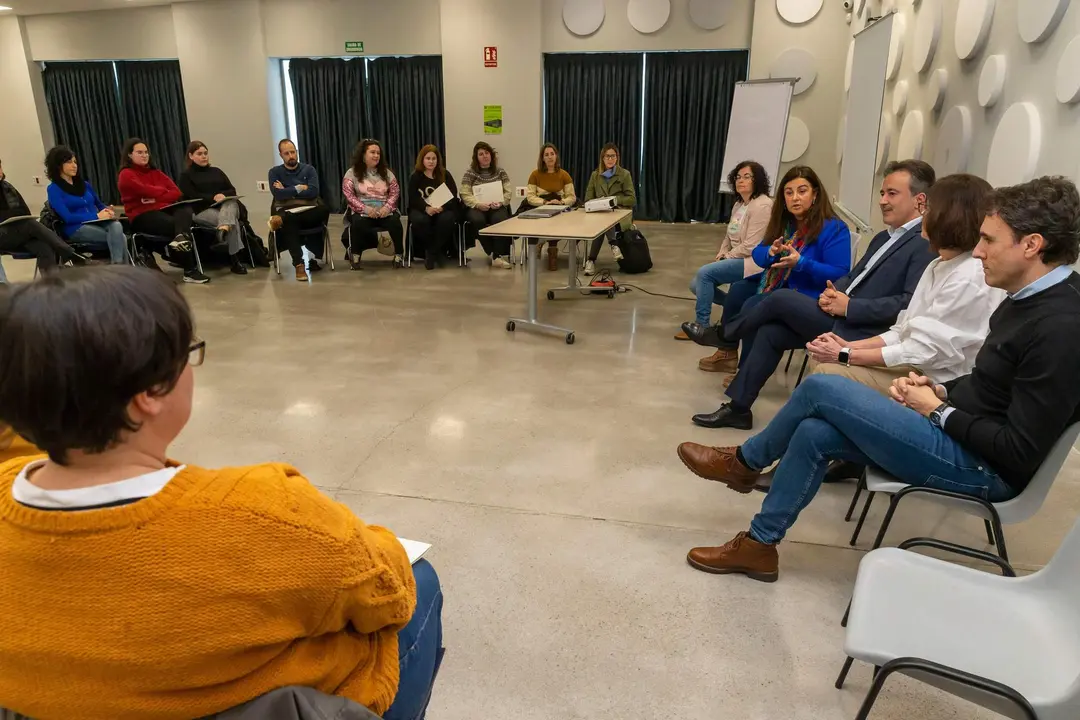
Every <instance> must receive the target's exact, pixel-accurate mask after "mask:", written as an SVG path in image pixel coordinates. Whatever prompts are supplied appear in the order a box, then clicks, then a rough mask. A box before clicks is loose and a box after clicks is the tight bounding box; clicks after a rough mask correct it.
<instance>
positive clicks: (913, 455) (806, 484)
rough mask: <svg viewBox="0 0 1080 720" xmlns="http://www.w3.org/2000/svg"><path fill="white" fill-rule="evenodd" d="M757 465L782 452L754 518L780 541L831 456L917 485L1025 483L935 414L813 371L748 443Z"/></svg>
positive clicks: (760, 532) (987, 493) (994, 493)
mask: <svg viewBox="0 0 1080 720" xmlns="http://www.w3.org/2000/svg"><path fill="white" fill-rule="evenodd" d="M742 455H743V458H744V459H745V460H746V462H747V464H748V465H750V466H751V467H754V468H764V467H768V466H769V465H770V464H772V463H773V462H775V461H776V460H780V465H779V466H778V467H777V468H776V471H775V472H774V473H773V480H772V487H771V488H769V494H768V495H766V496H765V501H764V502H763V503H762V504H761V511H760V512H759V513H758V514H757V515H755V516H754V519H753V520H752V521H751V523H750V535H751V537H753V538H754V539H755V540H757V541H758V542H762V543H769V544H773V543H778V542H780V541H781V540H782V539H783V538H784V534H785V533H786V532H787V530H788V528H790V527H791V526H792V525H794V524H795V520H796V519H798V517H799V513H800V512H801V511H802V509H803V508H804V507H806V506H807V505H809V504H810V501H811V500H813V499H814V495H816V494H817V491H818V488H819V487H821V479H822V478H823V477H824V476H825V470H826V468H827V467H828V464H829V461H830V460H848V461H850V462H855V463H859V464H862V465H875V466H877V467H879V468H881V469H882V470H884V471H885V472H887V473H889V474H890V475H893V476H895V477H896V478H897V479H899V480H901V481H903V482H905V483H908V484H909V485H919V486H924V487H931V488H936V489H939V490H949V491H951V492H956V493H962V494H964V495H972V496H974V497H979V498H982V499H983V500H988V501H990V502H1002V501H1004V500H1008V499H1009V498H1012V497H1015V496H1016V494H1017V491H1016V490H1015V489H1014V488H1013V487H1011V486H1010V485H1008V484H1006V482H1005V481H1004V480H1002V479H1001V478H1000V477H998V475H997V473H995V472H994V470H993V469H992V468H990V467H988V466H987V465H986V463H985V462H984V461H983V460H982V459H981V458H980V457H979V456H977V455H975V454H974V453H971V452H969V451H968V450H965V449H964V448H963V447H962V446H961V445H960V443H958V442H956V441H955V440H953V439H952V438H951V437H950V436H948V435H946V434H945V432H944V431H943V430H940V429H938V428H937V427H935V426H934V425H933V424H932V423H931V422H930V420H928V419H927V418H924V417H923V416H922V415H920V414H919V413H917V412H915V411H914V410H912V409H910V408H906V407H904V406H903V405H901V404H900V403H897V402H894V401H893V400H890V399H889V398H887V397H885V396H884V395H881V394H879V393H878V392H877V391H876V390H872V389H870V388H869V387H867V386H866V385H863V384H861V383H857V382H855V381H854V380H849V379H848V378H843V377H838V376H835V375H811V376H810V377H808V378H806V379H805V380H803V381H802V384H801V385H799V387H798V388H796V389H795V392H794V393H792V395H791V398H790V399H789V400H788V402H787V404H786V405H784V407H783V408H781V410H780V412H779V413H777V415H776V417H775V418H773V420H772V422H770V423H769V425H768V427H766V428H765V430H763V431H762V432H760V433H758V434H757V435H755V436H754V437H752V438H750V439H749V440H747V441H746V442H745V443H744V444H743V445H742Z"/></svg>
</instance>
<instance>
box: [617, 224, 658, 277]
mask: <svg viewBox="0 0 1080 720" xmlns="http://www.w3.org/2000/svg"><path fill="white" fill-rule="evenodd" d="M616 245H618V246H619V249H620V250H622V254H623V259H622V260H620V261H619V271H620V272H624V273H627V274H628V275H636V274H638V273H643V272H649V270H651V269H652V255H651V254H649V243H648V242H647V241H646V240H645V235H644V234H642V232H641V231H640V230H638V229H637V228H636V227H635V228H631V229H629V230H627V231H626V232H624V233H622V235H620V236H619V239H618V241H616Z"/></svg>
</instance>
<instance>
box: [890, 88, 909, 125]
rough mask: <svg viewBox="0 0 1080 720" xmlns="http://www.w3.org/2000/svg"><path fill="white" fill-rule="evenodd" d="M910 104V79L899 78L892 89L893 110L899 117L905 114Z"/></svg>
mask: <svg viewBox="0 0 1080 720" xmlns="http://www.w3.org/2000/svg"><path fill="white" fill-rule="evenodd" d="M907 104H908V81H907V80H897V81H896V85H895V86H893V91H892V111H893V115H896V116H897V117H898V118H899V117H901V116H903V114H904V112H905V111H906V110H907Z"/></svg>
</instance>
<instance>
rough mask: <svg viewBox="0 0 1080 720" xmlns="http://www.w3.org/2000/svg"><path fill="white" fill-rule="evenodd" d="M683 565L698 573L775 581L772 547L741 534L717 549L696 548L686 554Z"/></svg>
mask: <svg viewBox="0 0 1080 720" xmlns="http://www.w3.org/2000/svg"><path fill="white" fill-rule="evenodd" d="M686 562H688V563H690V566H691V567H693V568H696V569H698V570H701V571H702V572H707V573H713V574H715V575H730V574H732V573H742V574H743V575H745V576H746V577H748V578H750V579H751V580H760V581H761V582H768V583H771V582H776V578H777V577H779V574H780V573H779V566H780V558H779V556H778V555H777V553H776V546H775V545H766V544H764V543H759V542H758V541H757V540H755V539H754V538H752V537H750V534H749V533H745V532H741V533H739V534H738V535H736V536H735V537H733V538H732V539H731V540H729V541H728V542H727V543H725V544H724V545H721V546H720V547H696V548H694V549H693V550H691V551H690V552H688V553H687V554H686Z"/></svg>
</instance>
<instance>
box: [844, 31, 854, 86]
mask: <svg viewBox="0 0 1080 720" xmlns="http://www.w3.org/2000/svg"><path fill="white" fill-rule="evenodd" d="M854 64H855V41H854V40H852V41H851V43H850V44H849V45H848V48H847V60H846V61H845V63H844V92H847V91H848V90H850V89H851V70H852V65H854Z"/></svg>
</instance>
